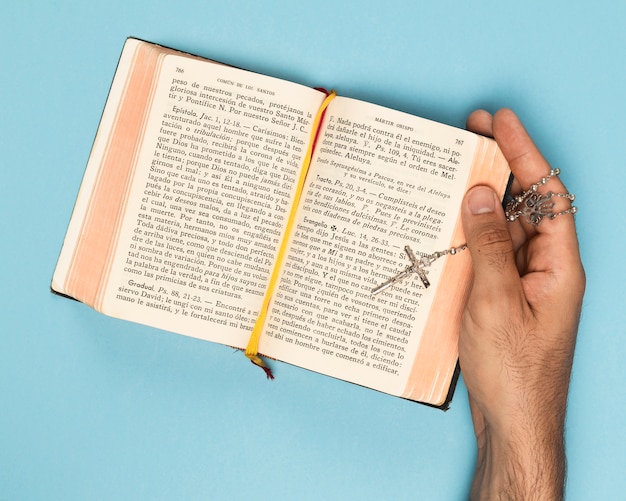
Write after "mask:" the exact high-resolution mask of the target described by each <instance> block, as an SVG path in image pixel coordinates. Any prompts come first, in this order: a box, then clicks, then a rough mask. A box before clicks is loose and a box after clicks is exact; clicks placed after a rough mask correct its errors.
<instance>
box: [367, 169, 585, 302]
mask: <svg viewBox="0 0 626 501" xmlns="http://www.w3.org/2000/svg"><path fill="white" fill-rule="evenodd" d="M559 173H560V170H559V169H550V173H549V174H548V175H547V176H546V177H542V178H541V179H540V180H539V181H538V182H536V183H535V184H533V185H532V186H531V187H530V188H528V190H526V191H525V192H523V193H521V194H520V195H516V196H514V197H513V196H509V200H508V201H507V204H506V206H505V209H504V213H505V215H506V219H507V221H509V222H513V221H516V220H517V219H519V218H520V217H521V216H524V219H525V220H526V222H527V223H528V224H530V225H532V226H534V227H537V226H539V225H540V224H541V222H542V221H543V220H544V218H548V219H554V218H556V217H557V216H563V215H565V214H576V212H577V208H576V207H574V206H573V205H571V203H572V202H573V201H574V199H575V198H576V197H575V196H574V194H572V193H554V192H552V191H548V192H547V193H544V194H541V193H539V192H538V191H537V190H538V189H539V187H540V186H543V185H544V184H546V183H547V182H548V180H549V179H550V178H552V177H554V176H558V175H559ZM554 198H564V199H566V200H569V202H570V207H569V208H567V209H565V210H562V211H560V212H552V209H553V208H554V204H555V202H554ZM465 249H467V244H463V245H461V246H459V247H450V248H449V249H446V250H443V251H437V252H434V253H432V254H428V255H425V256H422V257H421V258H419V259H418V258H417V257H416V256H415V254H414V253H413V250H412V249H411V247H409V246H408V245H406V246H405V247H404V252H406V255H407V256H408V258H409V261H410V262H411V263H410V264H409V265H408V266H407V267H406V268H405V269H404V270H402V271H401V272H400V273H398V274H397V275H395V276H393V277H391V278H390V279H389V280H387V281H386V282H385V283H382V284H380V285H379V286H377V287H374V288H373V289H372V295H375V294H378V293H380V292H382V291H384V290H385V289H388V288H389V287H391V286H393V285H395V284H397V283H398V282H400V281H402V280H404V279H405V278H407V277H408V276H410V275H412V274H413V273H415V274H416V275H417V276H418V277H419V278H420V280H421V281H422V284H423V285H424V288H428V287H429V286H430V281H429V280H428V277H427V276H426V273H427V271H426V268H428V267H429V266H430V265H431V264H432V263H433V262H434V261H436V260H437V259H439V258H440V257H443V256H446V255H448V254H450V255H454V254H457V253H459V252H462V251H464V250H465Z"/></svg>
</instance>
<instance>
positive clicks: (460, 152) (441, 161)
mask: <svg viewBox="0 0 626 501" xmlns="http://www.w3.org/2000/svg"><path fill="white" fill-rule="evenodd" d="M331 98H332V99H331ZM322 110H323V111H322ZM509 175H510V171H509V168H508V165H507V163H506V161H505V159H504V158H503V156H502V154H501V152H500V151H499V149H498V147H497V145H496V143H495V142H494V141H493V140H492V139H489V138H485V137H482V136H479V135H476V134H473V133H471V132H468V131H465V130H462V129H458V128H455V127H451V126H447V125H444V124H440V123H437V122H433V121H429V120H426V119H423V118H419V117H416V116H412V115H410V114H407V113H403V112H400V111H396V110H392V109H388V108H385V107H381V106H378V105H375V104H372V103H367V102H364V101H359V100H355V99H351V98H348V97H343V96H336V97H335V96H334V94H332V95H330V96H329V93H328V92H326V91H323V90H319V89H313V88H309V87H306V86H303V85H300V84H297V83H293V82H289V81H285V80H282V79H277V78H272V77H269V76H265V75H260V74H257V73H253V72H249V71H246V70H242V69H237V68H233V67H231V66H228V65H225V64H221V63H218V62H215V61H212V60H208V59H204V58H201V57H198V56H194V55H190V54H187V53H183V52H178V51H175V50H172V49H169V48H165V47H162V46H159V45H156V44H152V43H148V42H144V41H140V40H137V39H133V38H130V39H128V40H127V41H126V43H125V45H124V48H123V51H122V54H121V57H120V60H119V64H118V67H117V71H116V73H115V76H114V79H113V82H112V84H111V88H110V92H109V96H108V99H107V102H106V105H105V108H104V111H103V114H102V117H101V121H100V125H99V127H98V131H97V134H96V138H95V140H94V144H93V146H92V150H91V154H90V157H89V161H88V164H87V168H86V171H85V174H84V177H83V181H82V184H81V187H80V190H79V194H78V198H77V200H76V204H75V207H74V211H73V213H72V217H71V220H70V223H69V228H68V230H67V233H66V236H65V240H64V243H63V247H62V250H61V254H60V257H59V260H58V263H57V267H56V270H55V272H54V277H53V280H52V290H53V291H55V292H57V293H59V294H63V295H66V296H69V297H72V298H75V299H77V300H78V301H81V302H83V303H85V304H87V305H89V306H90V307H92V308H94V309H96V310H98V311H100V312H102V313H104V314H106V315H111V316H113V317H117V318H120V319H125V320H130V321H133V322H138V323H141V324H145V325H149V326H153V327H156V328H159V329H165V330H168V331H171V332H175V333H179V334H184V335H188V336H194V337H197V338H201V339H205V340H208V341H213V342H217V343H222V344H224V345H228V346H232V347H235V348H240V349H242V350H243V349H245V348H246V346H247V345H248V343H249V340H250V336H251V332H252V331H253V329H256V330H257V331H258V334H259V338H258V352H259V354H260V355H261V356H264V357H268V358H270V359H275V360H279V361H283V362H286V363H289V364H294V365H297V366H300V367H303V368H306V369H309V370H312V371H316V372H319V373H323V374H326V375H329V376H332V377H335V378H339V379H342V380H345V381H349V382H352V383H356V384H359V385H361V386H365V387H369V388H372V389H375V390H378V391H382V392H386V393H389V394H391V395H396V396H399V397H403V398H407V399H411V400H415V401H419V402H423V403H427V404H430V405H435V406H442V405H444V404H445V403H446V402H447V401H448V399H449V397H450V388H451V385H452V382H453V379H454V375H455V370H456V367H457V360H458V349H457V342H458V334H459V327H460V322H461V315H462V312H463V308H464V305H465V301H466V298H467V295H468V292H469V289H470V287H471V280H472V272H471V260H470V256H469V253H468V252H459V253H456V254H453V255H452V254H449V255H446V256H444V257H443V258H442V259H439V260H437V261H436V262H433V263H432V265H431V266H430V267H429V268H428V282H429V283H430V287H427V288H426V287H424V283H423V282H422V281H421V280H420V279H419V278H417V277H408V278H406V279H405V280H403V281H401V282H400V283H398V284H396V285H394V287H390V288H388V289H386V290H385V291H383V292H381V293H380V294H376V295H373V294H372V290H373V289H374V288H376V287H377V286H378V285H379V284H381V283H384V282H385V281H387V280H388V279H389V278H390V277H392V276H394V275H396V274H397V273H398V272H399V271H400V270H402V269H403V268H405V267H406V265H407V264H409V263H408V262H407V255H406V254H405V250H404V249H405V247H406V246H407V245H409V246H410V247H411V248H412V249H413V250H414V251H415V253H416V254H417V257H418V258H419V257H420V256H424V255H429V254H431V253H433V252H435V251H439V250H442V249H447V248H454V247H458V246H460V245H462V244H463V243H464V242H465V239H464V236H463V230H462V227H461V221H460V215H459V214H460V204H461V200H462V198H463V194H464V193H465V191H466V190H467V189H468V188H469V187H470V186H473V185H476V184H486V185H489V186H491V187H492V188H494V189H495V190H496V191H497V192H498V193H500V194H501V195H503V194H504V191H505V189H506V185H507V182H508V179H509ZM259 319H262V320H261V321H260V322H259ZM259 324H261V325H259ZM255 326H256V327H255Z"/></svg>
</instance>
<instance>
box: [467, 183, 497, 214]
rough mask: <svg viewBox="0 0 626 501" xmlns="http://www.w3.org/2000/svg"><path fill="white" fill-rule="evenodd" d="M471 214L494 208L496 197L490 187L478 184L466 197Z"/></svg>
mask: <svg viewBox="0 0 626 501" xmlns="http://www.w3.org/2000/svg"><path fill="white" fill-rule="evenodd" d="M467 204H468V206H469V209H470V211H471V213H472V214H474V215H476V214H488V213H491V212H494V211H495V210H496V197H495V194H494V193H493V191H492V190H491V189H490V188H487V187H485V186H479V187H477V188H474V189H473V190H472V191H471V192H470V194H469V196H468V199H467Z"/></svg>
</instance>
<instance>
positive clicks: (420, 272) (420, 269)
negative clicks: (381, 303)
mask: <svg viewBox="0 0 626 501" xmlns="http://www.w3.org/2000/svg"><path fill="white" fill-rule="evenodd" d="M404 252H406V255H407V256H408V257H409V261H411V264H410V265H408V266H407V267H406V268H405V269H404V270H402V271H401V272H400V273H398V274H397V275H396V276H394V277H391V278H390V279H389V280H387V281H386V282H385V283H383V284H380V285H379V286H378V287H375V288H374V289H372V294H378V293H379V292H382V291H384V290H385V289H387V288H389V287H391V286H392V285H394V284H396V283H397V282H400V281H401V280H404V279H405V278H406V277H408V276H409V275H411V274H413V273H416V274H417V276H418V277H419V278H420V280H421V281H422V283H423V284H424V287H425V288H428V287H429V286H430V282H429V281H428V277H427V276H426V270H425V269H424V268H425V267H426V266H430V264H431V263H432V262H433V261H434V260H435V259H436V258H433V257H431V256H425V257H423V258H422V259H421V260H418V259H417V257H415V254H414V253H413V250H412V249H411V248H410V247H409V246H408V245H407V246H405V247H404Z"/></svg>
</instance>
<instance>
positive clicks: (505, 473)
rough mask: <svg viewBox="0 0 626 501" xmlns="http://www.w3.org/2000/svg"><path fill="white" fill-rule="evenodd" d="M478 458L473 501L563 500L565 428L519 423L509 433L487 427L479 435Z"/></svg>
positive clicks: (509, 429) (556, 424)
mask: <svg viewBox="0 0 626 501" xmlns="http://www.w3.org/2000/svg"><path fill="white" fill-rule="evenodd" d="M477 444H478V457H477V464H476V475H475V477H474V483H473V485H472V496H471V498H472V499H538V500H539V499H541V500H556V499H562V498H563V487H564V479H565V447H564V440H563V426H562V425H560V424H559V423H557V422H555V423H551V424H549V423H547V422H546V421H544V423H543V425H542V426H540V427H536V426H533V425H530V424H528V423H523V422H519V421H518V423H517V425H515V426H510V427H508V429H507V431H506V432H503V430H497V431H496V430H494V429H492V428H490V427H489V426H488V425H486V426H485V428H484V429H483V430H482V431H481V432H480V433H479V434H478V435H477Z"/></svg>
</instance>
